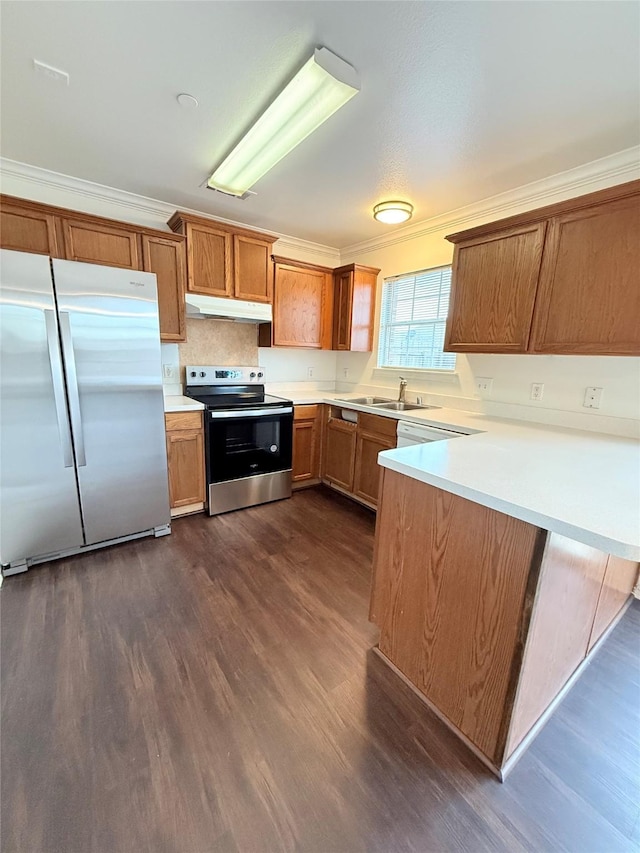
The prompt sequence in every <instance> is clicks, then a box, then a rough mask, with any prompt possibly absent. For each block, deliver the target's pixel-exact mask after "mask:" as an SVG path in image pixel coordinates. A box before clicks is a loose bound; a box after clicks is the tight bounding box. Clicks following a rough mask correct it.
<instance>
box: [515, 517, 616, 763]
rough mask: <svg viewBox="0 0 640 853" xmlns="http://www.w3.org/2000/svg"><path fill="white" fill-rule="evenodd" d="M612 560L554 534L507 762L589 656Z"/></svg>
mask: <svg viewBox="0 0 640 853" xmlns="http://www.w3.org/2000/svg"><path fill="white" fill-rule="evenodd" d="M607 560H608V555H607V554H605V553H603V552H602V551H598V550H596V549H595V548H591V547H589V546H588V545H583V544H581V543H580V542H575V541H574V540H573V539H567V538H566V537H565V536H560V535H559V534H557V533H550V534H549V536H548V539H547V544H546V547H545V551H544V557H543V560H542V568H541V570H540V581H539V584H538V589H537V592H536V597H535V601H534V605H533V613H532V617H531V626H530V630H529V634H528V637H527V641H526V646H525V651H524V659H523V664H522V672H521V674H520V684H519V687H518V691H517V693H516V697H515V702H514V708H513V715H512V718H511V725H510V728H509V737H508V742H507V748H506V757H508V756H509V755H510V754H511V753H512V752H513V750H514V749H515V748H516V747H517V745H518V744H519V743H520V741H521V740H522V738H523V737H524V736H525V735H526V734H527V732H528V731H529V730H530V729H531V727H532V726H533V724H534V723H535V722H536V721H537V720H538V718H539V717H540V716H541V715H542V713H543V712H544V711H545V710H546V709H547V707H548V706H549V705H550V703H551V702H552V700H553V699H555V697H556V696H557V694H558V693H559V692H560V690H561V689H562V687H563V686H564V685H565V684H566V682H567V681H568V679H569V677H570V676H571V675H572V674H573V672H574V671H575V670H576V669H577V667H578V666H579V665H580V663H582V661H583V660H584V658H585V657H586V655H587V651H588V645H589V638H590V636H591V629H592V626H593V621H594V617H595V614H596V608H597V605H598V598H599V596H600V589H601V587H602V582H603V579H604V575H605V569H606V566H607Z"/></svg>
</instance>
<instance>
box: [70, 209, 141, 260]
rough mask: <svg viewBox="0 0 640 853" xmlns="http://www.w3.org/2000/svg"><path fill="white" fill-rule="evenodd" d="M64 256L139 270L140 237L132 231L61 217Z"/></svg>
mask: <svg viewBox="0 0 640 853" xmlns="http://www.w3.org/2000/svg"><path fill="white" fill-rule="evenodd" d="M62 232H63V234H64V251H65V257H66V258H67V260H69V261H82V262H83V263H87V264H103V265H105V266H109V267H122V268H124V269H132V270H138V269H141V268H142V264H141V261H140V249H139V236H138V234H137V233H136V232H135V231H131V230H129V229H125V228H118V227H117V226H115V225H103V224H98V223H95V222H91V221H87V220H84V219H63V220H62Z"/></svg>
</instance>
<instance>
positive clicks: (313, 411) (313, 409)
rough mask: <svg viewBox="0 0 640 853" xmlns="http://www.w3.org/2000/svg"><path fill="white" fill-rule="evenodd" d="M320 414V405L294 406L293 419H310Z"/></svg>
mask: <svg viewBox="0 0 640 853" xmlns="http://www.w3.org/2000/svg"><path fill="white" fill-rule="evenodd" d="M317 416H318V406H317V405H312V406H294V407H293V419H294V421H310V420H313V418H315V417H317Z"/></svg>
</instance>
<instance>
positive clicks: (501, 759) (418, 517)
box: [369, 469, 638, 778]
mask: <svg viewBox="0 0 640 853" xmlns="http://www.w3.org/2000/svg"><path fill="white" fill-rule="evenodd" d="M383 471H384V473H383V478H382V482H383V486H382V496H381V504H380V508H379V511H378V518H377V524H376V548H375V556H374V578H373V583H372V595H371V606H370V613H369V615H370V619H371V620H372V621H373V622H375V623H376V624H377V625H378V627H379V628H380V642H379V647H378V653H379V654H381V656H382V657H383V659H384V660H385V661H386V662H387V663H389V664H391V666H392V667H393V668H394V669H395V671H396V672H397V673H398V674H399V675H400V676H401V677H402V678H403V679H404V680H405V681H406V682H407V683H408V684H409V685H410V686H411V687H412V688H413V689H414V691H415V692H416V693H417V694H418V695H419V696H420V697H421V698H422V699H423V700H424V701H425V703H426V704H427V705H429V707H430V708H431V709H432V710H433V711H435V713H436V714H437V715H438V716H439V717H440V718H441V719H442V720H443V721H444V722H445V723H446V724H447V725H448V726H449V727H450V728H451V729H452V730H453V731H454V732H456V733H457V734H458V736H459V737H460V738H461V739H462V740H463V741H464V742H465V743H466V744H467V746H469V747H470V748H471V749H472V750H473V751H474V752H475V753H476V755H478V757H479V758H481V760H482V761H484V763H485V764H487V765H488V766H489V767H490V768H491V769H492V770H493V771H494V772H495V773H496V774H497V775H498V776H500V778H504V775H505V774H506V773H507V772H508V771H509V770H510V768H511V767H512V766H513V763H514V762H515V761H516V760H517V759H518V757H519V756H520V755H521V754H522V752H523V750H524V749H525V748H526V746H527V745H528V743H529V741H530V740H531V739H532V738H533V737H534V736H535V734H536V733H537V731H538V730H539V728H540V727H541V726H542V725H543V724H544V722H545V721H546V720H547V719H548V717H549V716H550V714H551V713H552V711H553V709H554V708H555V706H556V704H557V703H558V702H559V701H560V699H561V698H562V697H563V695H564V692H565V691H566V690H567V689H568V688H569V687H570V686H571V684H572V683H573V681H574V680H575V679H576V678H577V677H578V676H579V675H580V672H581V671H582V669H583V667H584V666H585V664H586V662H587V660H588V657H589V654H590V653H591V652H592V650H593V649H594V646H595V644H597V641H598V639H600V638H601V637H602V636H603V634H605V633H606V631H607V629H608V628H609V627H610V626H611V625H612V624H613V623H614V622H615V621H616V619H617V618H619V616H620V615H621V613H622V612H623V610H624V607H625V605H626V603H627V601H628V599H629V594H630V592H631V589H632V587H633V584H634V582H635V579H636V577H637V572H638V564H637V563H632V562H629V561H628V560H622V559H620V558H618V557H615V556H611V555H609V554H606V553H603V552H601V551H598V550H596V549H595V548H591V547H589V546H586V545H582V544H580V543H578V542H575V541H573V540H570V539H568V538H566V537H564V536H560V535H559V534H556V533H551V532H549V531H546V530H543V529H540V528H538V527H536V526H535V525H532V524H528V523H527V522H524V521H520V520H519V519H515V518H513V517H511V516H508V515H506V514H504V513H500V512H497V511H496V510H492V509H489V508H488V507H485V506H482V505H480V504H477V503H474V502H473V501H469V500H466V499H464V498H461V497H458V496H456V495H453V494H451V493H449V492H445V491H443V490H441V489H438V488H436V487H434V486H430V485H427V484H426V483H422V482H419V481H417V480H413V479H412V478H409V477H404V476H402V475H401V474H398V473H396V472H394V471H390V470H388V469H383Z"/></svg>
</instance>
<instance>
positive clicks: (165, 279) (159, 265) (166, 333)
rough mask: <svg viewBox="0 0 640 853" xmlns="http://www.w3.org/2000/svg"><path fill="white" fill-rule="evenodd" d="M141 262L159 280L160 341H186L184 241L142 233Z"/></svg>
mask: <svg viewBox="0 0 640 853" xmlns="http://www.w3.org/2000/svg"><path fill="white" fill-rule="evenodd" d="M142 259H143V263H144V269H145V270H146V271H147V272H153V273H155V274H156V278H157V280H158V312H159V315H160V340H162V341H172V342H177V341H185V340H186V339H187V338H186V334H187V332H186V323H185V304H184V292H185V283H186V279H187V258H186V250H185V244H184V239H180V238H177V237H174V236H167V237H155V236H152V235H151V234H143V235H142Z"/></svg>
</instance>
